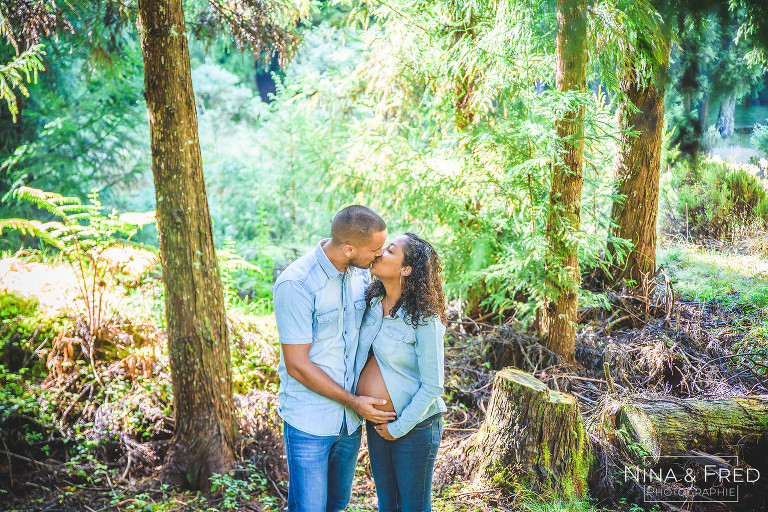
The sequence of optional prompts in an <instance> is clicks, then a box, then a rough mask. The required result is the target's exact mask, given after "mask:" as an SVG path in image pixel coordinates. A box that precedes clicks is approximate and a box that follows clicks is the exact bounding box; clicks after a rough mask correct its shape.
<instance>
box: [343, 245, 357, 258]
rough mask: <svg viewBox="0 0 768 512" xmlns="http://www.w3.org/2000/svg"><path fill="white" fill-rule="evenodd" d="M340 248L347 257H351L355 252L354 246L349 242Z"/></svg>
mask: <svg viewBox="0 0 768 512" xmlns="http://www.w3.org/2000/svg"><path fill="white" fill-rule="evenodd" d="M341 250H342V251H343V252H344V256H346V257H347V258H351V257H352V255H353V254H354V253H355V249H354V247H352V246H351V245H349V244H344V245H342V246H341Z"/></svg>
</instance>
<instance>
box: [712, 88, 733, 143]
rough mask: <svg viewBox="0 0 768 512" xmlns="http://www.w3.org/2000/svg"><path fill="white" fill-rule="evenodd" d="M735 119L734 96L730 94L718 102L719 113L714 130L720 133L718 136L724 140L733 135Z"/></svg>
mask: <svg viewBox="0 0 768 512" xmlns="http://www.w3.org/2000/svg"><path fill="white" fill-rule="evenodd" d="M735 117H736V95H734V94H733V92H730V93H728V94H726V95H724V96H723V99H722V100H721V101H720V113H719V114H718V116H717V124H716V125H715V128H717V131H719V132H720V136H721V137H722V138H724V139H727V138H728V137H731V136H732V135H733V128H734V126H735Z"/></svg>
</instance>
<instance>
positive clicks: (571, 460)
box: [466, 368, 591, 498]
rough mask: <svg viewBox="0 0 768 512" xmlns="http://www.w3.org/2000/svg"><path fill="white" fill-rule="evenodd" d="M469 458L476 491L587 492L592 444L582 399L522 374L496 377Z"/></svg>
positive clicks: (511, 371)
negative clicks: (478, 488)
mask: <svg viewBox="0 0 768 512" xmlns="http://www.w3.org/2000/svg"><path fill="white" fill-rule="evenodd" d="M466 455H467V457H466V469H467V471H468V473H469V474H470V475H471V478H472V481H473V486H475V487H485V486H488V485H494V486H498V487H500V488H502V489H506V490H509V491H515V490H516V489H517V488H518V487H524V488H528V489H531V490H533V491H535V492H538V493H547V492H552V493H554V494H556V495H558V496H562V497H564V498H568V497H578V498H581V497H583V496H584V495H585V493H586V490H587V481H586V480H587V475H588V473H589V467H590V463H591V445H590V442H589V439H588V438H587V435H586V432H585V431H584V426H583V423H582V418H581V413H580V412H579V407H578V403H577V401H576V399H575V398H574V397H573V396H571V395H568V394H565V393H559V392H557V391H552V390H550V389H549V388H547V386H545V385H544V384H543V383H542V382H541V381H539V380H538V379H536V378H534V377H533V376H532V375H530V374H528V373H525V372H522V371H520V370H517V369H513V368H507V369H504V370H501V371H500V372H498V373H497V374H496V377H495V379H494V383H493V393H492V395H491V401H490V404H489V406H488V414H487V416H486V418H485V421H484V422H483V424H482V425H481V426H480V430H479V431H478V433H477V435H476V436H475V438H474V440H473V441H472V442H471V444H470V445H469V446H468V448H467V453H466Z"/></svg>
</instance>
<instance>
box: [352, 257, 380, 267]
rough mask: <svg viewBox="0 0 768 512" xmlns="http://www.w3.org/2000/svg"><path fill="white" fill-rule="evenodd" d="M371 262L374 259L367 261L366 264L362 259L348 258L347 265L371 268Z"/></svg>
mask: <svg viewBox="0 0 768 512" xmlns="http://www.w3.org/2000/svg"><path fill="white" fill-rule="evenodd" d="M373 262H374V260H371V261H369V262H368V264H367V265H365V264H364V263H365V262H364V261H361V260H360V259H357V258H355V259H351V260H349V265H350V266H352V267H357V268H371V265H373Z"/></svg>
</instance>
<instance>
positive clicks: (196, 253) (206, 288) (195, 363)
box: [138, 0, 236, 489]
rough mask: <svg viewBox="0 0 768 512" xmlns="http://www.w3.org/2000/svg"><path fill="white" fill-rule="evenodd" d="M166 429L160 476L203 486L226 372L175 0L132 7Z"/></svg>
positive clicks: (226, 438) (212, 461) (211, 467)
mask: <svg viewBox="0 0 768 512" xmlns="http://www.w3.org/2000/svg"><path fill="white" fill-rule="evenodd" d="M138 10H139V29H140V33H141V49H142V53H143V55H144V83H145V89H146V90H145V97H146V100H147V109H148V110H149V127H150V136H151V142H152V171H153V174H154V180H155V194H156V199H157V226H158V233H159V237H160V254H161V261H162V267H163V281H164V283H165V307H166V316H167V319H168V353H169V355H170V366H171V378H172V381H173V402H174V410H175V417H176V421H175V430H174V434H173V438H172V439H171V444H170V447H169V451H168V455H167V457H166V460H165V464H164V466H163V472H162V475H161V477H162V479H163V480H164V481H166V482H168V483H170V484H173V485H179V484H186V485H189V486H190V487H192V488H202V489H209V488H210V487H208V479H209V477H210V476H211V474H212V473H214V472H215V473H224V472H226V471H228V470H229V469H230V467H231V465H232V463H233V461H234V455H233V451H232V447H233V444H234V438H235V433H236V429H235V416H234V402H233V396H232V372H231V369H230V357H229V344H228V339H227V338H228V333H227V326H226V316H225V311H224V298H223V293H222V288H221V278H220V275H219V267H218V262H217V259H216V253H215V250H214V246H213V236H212V233H211V219H210V215H209V213H208V200H207V198H206V194H205V181H204V179H203V166H202V159H201V156H200V144H199V141H198V135H197V119H196V112H195V101H194V94H193V92H192V81H191V76H190V64H189V51H188V48H187V39H186V28H185V24H184V13H183V11H182V3H181V0H139V4H138Z"/></svg>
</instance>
